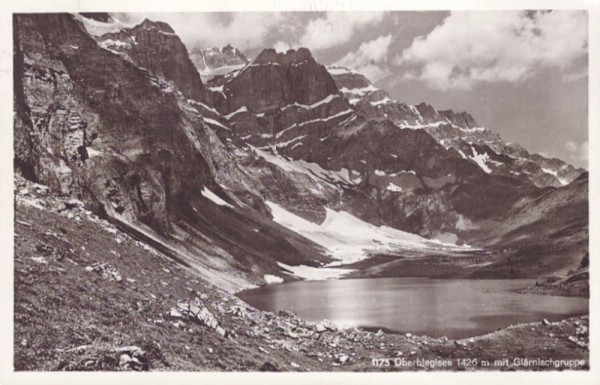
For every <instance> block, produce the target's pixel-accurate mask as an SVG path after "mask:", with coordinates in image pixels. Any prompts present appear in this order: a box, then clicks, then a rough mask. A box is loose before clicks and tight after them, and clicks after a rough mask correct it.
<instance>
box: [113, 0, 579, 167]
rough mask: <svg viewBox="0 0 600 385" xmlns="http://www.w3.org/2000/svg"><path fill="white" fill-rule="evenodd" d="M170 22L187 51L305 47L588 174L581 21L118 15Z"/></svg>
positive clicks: (503, 14)
mask: <svg viewBox="0 0 600 385" xmlns="http://www.w3.org/2000/svg"><path fill="white" fill-rule="evenodd" d="M113 16H114V17H116V18H118V19H120V20H121V21H123V22H126V23H135V22H139V21H141V20H142V19H143V18H145V17H147V18H149V19H152V20H161V21H166V22H168V23H169V24H170V25H171V27H172V28H173V29H174V30H175V32H176V33H177V34H178V35H179V36H180V37H181V39H182V41H183V42H184V43H185V44H186V46H187V48H188V49H191V48H194V47H200V48H207V47H213V46H217V47H219V46H224V45H226V44H227V43H230V44H231V45H233V46H234V47H237V48H238V49H240V50H241V51H242V52H244V53H245V54H246V55H247V56H248V57H249V58H252V57H254V56H256V55H257V54H258V53H259V52H260V51H261V50H262V49H263V48H266V47H273V48H275V49H277V50H278V51H285V50H287V49H289V48H298V47H307V48H309V49H310V50H311V52H312V53H313V56H315V58H316V59H317V61H319V62H320V63H322V64H325V65H342V66H345V67H349V68H351V69H354V70H357V71H359V72H361V73H363V74H364V75H365V76H367V77H368V78H369V79H370V80H371V81H372V82H373V83H374V84H375V85H376V86H378V87H380V88H383V89H385V90H387V91H388V92H389V93H390V95H391V96H392V97H393V98H395V99H397V100H399V101H402V102H406V103H410V104H416V103H420V102H426V103H428V104H431V105H433V106H434V107H435V108H437V109H448V108H451V109H453V110H455V111H467V112H469V113H470V114H471V115H473V117H474V118H475V120H477V122H478V123H479V124H480V125H481V126H484V127H486V128H489V129H491V130H493V131H495V132H497V133H499V134H500V135H501V136H502V138H503V139H504V140H506V141H509V142H517V143H519V144H521V145H522V146H523V147H525V148H526V149H527V150H529V151H530V152H535V153H540V154H542V155H544V156H547V157H558V158H560V159H563V160H565V161H567V162H569V163H571V164H573V165H575V166H578V167H583V168H587V167H588V123H587V122H588V15H587V12H586V11H566V10H561V11H467V12H455V11H451V12H437V11H436V12H433V11H428V12H413V11H394V12H384V11H381V12H269V13H259V12H227V13H225V12H222V13H217V12H214V13H160V14H157V13H154V14H114V15H113Z"/></svg>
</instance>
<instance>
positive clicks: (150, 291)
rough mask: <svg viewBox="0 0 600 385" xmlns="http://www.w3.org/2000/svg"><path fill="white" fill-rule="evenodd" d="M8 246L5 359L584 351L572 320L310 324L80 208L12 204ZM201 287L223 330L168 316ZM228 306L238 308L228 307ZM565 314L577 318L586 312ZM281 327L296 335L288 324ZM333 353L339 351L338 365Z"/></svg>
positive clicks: (307, 358) (213, 362) (294, 358)
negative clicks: (380, 327) (431, 334)
mask: <svg viewBox="0 0 600 385" xmlns="http://www.w3.org/2000/svg"><path fill="white" fill-rule="evenodd" d="M117 239H119V240H120V243H118V241H117ZM40 245H44V247H40ZM46 246H50V248H47V247H46ZM15 247H16V250H15V270H14V272H15V346H14V349H15V355H14V357H15V369H17V370H119V353H116V352H115V349H116V348H119V347H123V346H128V345H137V346H139V347H141V348H142V349H144V350H145V351H146V358H147V359H148V369H150V370H260V369H261V368H263V369H265V368H268V369H271V370H389V369H391V368H375V367H373V366H372V365H371V358H372V357H393V356H395V355H396V354H397V352H398V351H401V352H403V354H404V357H407V358H410V359H414V358H417V357H419V358H428V359H434V358H437V357H441V358H453V359H456V358H459V357H474V356H477V357H479V358H489V359H497V358H502V357H512V356H532V355H533V356H536V357H538V356H540V357H551V358H554V359H558V358H583V359H587V357H588V349H587V348H585V347H580V346H577V345H576V344H574V343H573V342H571V341H569V340H568V339H567V337H568V336H571V335H574V334H575V329H576V327H577V326H576V325H575V324H574V322H576V321H575V320H568V321H563V322H560V323H556V324H554V325H551V326H541V325H539V324H536V325H522V326H519V327H515V328H514V329H510V330H504V331H500V332H497V333H493V334H490V335H487V336H483V337H480V338H477V339H476V341H475V342H473V343H470V344H467V346H458V345H456V344H455V342H454V341H446V340H444V339H433V338H428V337H410V338H408V337H406V336H404V335H399V334H383V333H382V334H375V333H370V332H347V331H346V332H345V331H327V332H325V333H318V332H316V331H315V330H316V329H315V326H314V324H310V323H306V322H304V321H302V320H299V319H297V318H296V317H294V316H289V315H277V316H275V315H273V314H272V313H265V312H261V311H258V310H256V309H253V308H251V307H249V306H247V305H246V304H244V303H243V302H241V301H240V300H238V299H237V298H236V297H233V296H231V295H230V294H227V293H226V292H224V291H222V290H220V289H218V288H215V287H213V286H211V285H210V284H208V283H206V282H203V281H201V280H200V279H198V278H196V276H195V274H194V272H193V270H188V269H187V268H183V267H180V266H179V265H177V264H176V263H175V262H173V261H172V260H170V259H168V258H166V257H164V256H162V255H160V254H159V253H157V252H152V251H149V250H147V249H145V248H144V245H143V244H141V243H138V242H136V241H134V240H133V239H131V238H129V237H127V236H126V235H124V234H123V233H121V232H119V231H118V230H116V229H114V228H113V227H111V226H110V225H108V224H107V223H103V222H100V221H92V220H90V219H89V218H87V217H86V215H85V214H84V215H81V219H80V220H79V221H77V220H75V219H69V218H67V217H66V216H62V215H58V214H56V213H53V212H48V211H46V210H39V209H37V208H33V207H30V206H25V205H21V204H18V205H17V206H16V223H15ZM48 250H49V251H48ZM39 257H43V258H44V259H43V260H44V261H45V262H46V263H43V262H40V261H42V260H41V259H39ZM94 262H105V263H108V264H110V265H111V266H113V267H115V268H116V269H117V270H118V271H119V273H120V274H121V276H122V277H123V281H122V282H116V281H114V280H112V279H106V278H103V277H102V276H101V275H100V274H98V273H95V272H87V271H86V270H85V267H86V266H88V265H90V264H92V263H94ZM202 295H205V296H206V297H205V298H206V299H205V300H203V301H202V302H203V303H204V304H205V306H206V307H207V308H208V309H209V310H210V311H211V312H212V313H213V314H214V315H215V317H216V318H217V319H218V320H219V322H220V323H221V325H222V326H223V327H224V328H225V329H226V330H228V331H235V335H234V337H232V338H224V337H221V336H219V335H217V334H216V333H215V332H214V331H213V330H211V329H209V328H208V327H206V326H203V325H200V324H197V323H193V322H187V323H186V324H185V326H183V327H181V326H180V327H177V326H174V322H173V321H174V320H171V319H169V316H168V315H166V314H167V312H168V311H169V310H170V308H171V307H174V306H175V305H176V303H177V302H178V301H181V300H191V299H192V298H195V297H197V296H198V297H199V296H202ZM236 306H241V307H242V308H243V309H244V312H245V313H246V314H245V315H244V316H241V315H239V314H238V315H236V314H235V313H231V312H230V311H231V310H232V308H235V307H236ZM577 322H580V323H582V324H584V325H585V324H587V318H582V319H578V321H577ZM531 327H534V328H535V331H533V330H532V329H531ZM290 330H293V332H294V333H297V334H298V335H299V337H297V336H295V335H289V333H288V332H289V331H290ZM550 333H553V335H552V336H551V335H550ZM585 338H587V335H586V336H585ZM82 346H83V347H82ZM78 347H80V348H79V349H77V348H78ZM264 351H267V352H268V353H269V354H266V353H265V352H264ZM411 352H414V353H412V354H411ZM339 354H347V355H349V356H350V357H351V358H350V360H349V361H348V362H346V363H345V364H343V365H339V363H338V362H337V359H336V357H337V356H338V355H339ZM292 362H293V363H294V364H292ZM454 368H455V369H456V367H454ZM404 369H405V370H407V369H408V368H404Z"/></svg>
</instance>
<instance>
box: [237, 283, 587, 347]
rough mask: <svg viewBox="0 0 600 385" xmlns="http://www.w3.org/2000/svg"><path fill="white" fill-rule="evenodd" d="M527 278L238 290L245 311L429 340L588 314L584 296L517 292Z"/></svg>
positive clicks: (461, 336)
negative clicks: (289, 314) (280, 313)
mask: <svg viewBox="0 0 600 385" xmlns="http://www.w3.org/2000/svg"><path fill="white" fill-rule="evenodd" d="M532 283H533V282H532V281H530V280H463V279H428V278H379V279H346V280H330V281H298V282H291V283H284V284H275V285H266V286H263V287H260V288H257V289H252V290H246V291H243V292H240V293H238V296H239V297H240V298H241V299H242V300H244V301H246V302H248V303H249V304H251V305H252V306H254V307H256V308H259V309H262V310H267V311H273V312H277V311H279V310H284V309H291V310H293V311H294V312H296V313H297V314H298V315H300V316H301V317H302V318H304V319H306V320H310V321H319V320H322V319H329V320H331V321H333V322H334V323H336V324H337V325H340V326H344V327H351V326H356V327H372V328H386V329H391V330H394V331H398V332H402V333H405V332H410V333H412V334H416V335H428V336H431V337H441V336H447V337H449V338H456V339H459V338H467V337H473V336H477V335H482V334H485V333H488V332H491V331H494V330H496V329H499V328H504V327H507V326H509V325H511V324H516V323H520V322H533V321H541V320H542V319H544V318H546V319H548V320H550V321H558V320H561V319H563V318H567V317H569V316H575V315H582V314H587V313H588V300H587V299H586V298H575V297H558V296H548V295H535V294H521V293H515V292H513V290H515V289H519V288H524V287H527V286H529V285H531V284H532Z"/></svg>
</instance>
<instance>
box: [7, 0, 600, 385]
mask: <svg viewBox="0 0 600 385" xmlns="http://www.w3.org/2000/svg"><path fill="white" fill-rule="evenodd" d="M382 9H389V10H448V9H462V10H509V9H587V10H588V12H589V46H590V49H589V69H590V74H589V102H588V103H589V104H588V105H589V127H590V128H593V130H592V129H590V130H589V131H590V132H589V151H590V157H589V171H590V185H589V187H590V235H591V236H590V256H591V258H590V272H591V293H590V371H588V372H489V373H488V372H470V373H462V372H458V373H457V372H450V373H445V372H434V373H425V372H415V373H412V372H411V373H330V372H327V373H256V372H251V373H231V372H225V373H221V372H188V373H167V372H152V373H105V372H94V373H57V372H52V373H49V372H35V373H32V372H16V373H15V372H13V311H12V309H13V298H14V297H13V259H12V254H13V251H12V250H13V223H12V222H13V183H12V175H13V135H12V129H13V113H12V105H13V96H12V95H13V92H12V13H13V12H25V13H28V12H82V11H88V12H92V11H98V12H99V11H108V12H135V11H138V12H183V11H186V12H202V11H207V12H208V11H233V10H237V11H274V10H277V11H319V10H354V11H366V10H382ZM0 38H1V40H0V90H2V92H1V93H0V127H1V128H2V129H1V130H0V157H1V163H0V164H2V167H1V168H0V182H1V183H0V204H1V206H0V207H1V209H2V211H1V213H2V221H1V224H0V230H1V231H0V245H2V251H3V254H2V258H1V260H0V306H1V310H0V337H1V340H0V341H2V343H1V345H0V385H4V384H60V385H63V384H81V383H86V384H106V383H109V382H110V383H112V384H116V383H127V384H129V383H132V382H134V381H140V382H143V383H166V382H171V383H173V381H176V383H177V384H178V385H183V384H194V385H197V384H198V383H209V384H220V383H233V384H238V383H240V382H243V383H244V384H269V383H280V382H282V381H286V383H287V384H290V385H291V384H306V383H328V384H329V385H335V384H344V385H346V384H355V383H357V384H382V383H385V382H392V381H405V382H406V383H409V384H425V383H427V384H429V383H431V384H437V383H443V384H448V385H450V384H462V383H469V382H472V383H484V384H490V385H492V384H502V385H504V384H506V383H507V382H511V383H514V384H517V383H518V384H521V383H539V384H544V385H551V384H560V385H564V384H578V385H579V384H600V369H599V366H600V360H599V357H600V356H599V354H598V348H599V346H600V345H599V342H600V332H599V331H598V330H599V326H600V325H599V322H598V321H599V319H600V307H599V306H598V305H599V304H600V302H599V299H600V295H599V294H600V293H599V290H600V286H599V284H598V282H596V281H597V280H598V279H599V278H597V277H598V271H599V267H600V261H596V258H598V257H597V256H596V254H597V252H598V251H599V249H598V234H600V232H599V231H600V227H599V223H598V218H599V216H598V214H600V212H599V209H598V201H596V200H595V199H594V198H600V195H599V194H600V185H599V180H598V178H597V176H598V171H599V170H598V169H597V168H598V166H599V165H600V162H599V160H600V153H599V152H598V150H600V147H599V143H598V140H599V135H598V132H597V131H596V130H597V129H598V128H600V115H599V107H600V93H599V86H600V61H599V59H600V57H599V46H600V40H599V39H600V2H599V1H597V0H588V1H584V0H570V1H560V0H503V1H498V0H496V1H492V0H461V2H460V3H457V1H456V0H426V1H425V0H421V1H417V0H400V1H398V0H396V1H392V0H369V1H364V0H362V1H361V0H330V1H327V0H310V1H302V2H301V1H299V0H294V1H283V0H270V1H260V0H214V1H203V0H201V1H196V2H192V1H190V0H188V1H185V0H169V1H164V0H129V1H127V2H124V1H122V0H121V1H119V0H102V1H100V0H20V1H17V0H2V10H1V11H0Z"/></svg>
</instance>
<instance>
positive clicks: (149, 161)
mask: <svg viewBox="0 0 600 385" xmlns="http://www.w3.org/2000/svg"><path fill="white" fill-rule="evenodd" d="M14 28H15V55H14V61H15V68H16V69H17V70H16V71H15V109H16V111H17V112H18V113H17V114H16V115H15V163H16V165H17V167H18V168H20V169H21V170H23V172H24V173H25V174H26V175H28V176H30V178H31V179H34V180H38V181H40V182H42V183H44V184H47V185H49V186H50V188H51V190H52V191H53V192H54V193H58V194H62V195H65V196H70V197H74V198H78V199H81V200H83V201H84V203H85V204H86V205H87V206H88V207H89V208H91V209H92V210H93V211H95V212H97V213H100V214H101V215H103V216H107V217H108V218H112V219H113V220H116V221H119V222H122V223H126V224H127V225H131V226H134V227H136V228H142V229H144V230H143V231H147V232H150V233H153V234H156V236H157V237H159V235H158V234H160V237H161V239H163V241H164V242H166V243H168V244H170V245H171V247H173V248H175V249H177V250H179V253H183V254H184V255H187V256H188V257H190V258H191V259H192V262H193V263H194V264H195V265H197V266H200V267H202V268H204V269H208V270H209V271H212V270H215V269H216V271H217V273H214V274H220V275H222V276H227V274H231V273H232V270H234V271H236V273H235V274H234V275H232V277H239V278H237V281H236V283H235V284H233V285H234V286H235V285H240V284H242V282H247V280H253V279H256V277H261V276H262V274H261V271H271V270H272V269H273V268H274V266H276V261H277V260H282V261H285V262H287V263H298V261H300V260H303V259H304V258H306V255H310V256H311V257H310V258H311V259H314V258H315V257H316V258H317V259H318V258H319V255H320V251H319V250H317V249H314V247H315V246H314V245H312V246H311V245H310V244H306V243H305V244H303V245H302V244H300V243H299V242H297V241H295V235H293V234H290V233H289V232H287V231H286V230H285V229H283V228H280V227H278V226H277V225H275V224H274V223H272V222H270V221H269V218H268V214H267V210H266V208H265V206H264V203H263V201H262V198H261V197H260V195H259V194H260V193H259V192H258V190H257V189H256V187H257V186H259V185H260V184H259V182H258V181H257V180H256V179H255V178H254V177H253V176H251V175H249V174H248V173H247V172H245V171H244V170H242V169H241V168H240V166H239V165H238V163H237V160H236V158H235V157H234V155H233V154H232V153H231V151H230V149H228V148H227V146H226V145H225V144H224V143H223V142H228V141H227V140H226V138H227V137H228V135H229V136H230V134H228V132H229V131H230V128H229V127H226V126H224V125H223V124H222V123H220V122H219V120H223V118H222V117H219V116H217V115H218V114H217V113H216V112H214V110H212V108H211V107H209V106H207V105H205V104H203V103H201V102H196V101H193V100H189V99H188V98H187V95H185V94H184V92H183V91H181V90H179V88H178V87H177V85H176V84H175V82H174V81H169V80H167V79H165V78H164V77H162V76H157V75H156V74H154V73H153V72H151V71H149V70H148V69H146V68H141V67H139V66H138V65H135V64H133V63H131V62H130V61H128V60H125V59H124V58H123V57H122V56H121V55H117V54H114V53H112V52H110V51H109V50H106V49H103V48H101V47H100V46H99V45H98V44H97V42H96V41H95V40H94V39H93V38H92V37H90V36H89V35H88V34H87V33H86V31H85V29H84V28H83V26H82V25H81V24H80V23H78V22H77V20H76V19H75V18H74V17H73V16H71V15H67V14H51V15H16V16H15V18H14ZM161 28H163V29H165V28H166V27H164V26H162V27H161ZM142 33H143V32H142ZM100 44H102V43H100ZM188 60H189V59H188ZM211 117H212V118H211ZM215 130H218V131H219V132H217V133H216V132H215ZM230 140H231V139H230ZM215 201H217V202H219V204H215V203H214V202H215ZM208 212H210V213H211V214H210V215H208V214H207V213H208ZM239 228H244V229H245V230H244V231H246V232H248V235H249V234H250V233H252V234H254V231H253V229H254V228H258V229H263V231H264V233H263V235H255V236H253V237H245V238H244V237H242V238H237V237H235V236H232V232H234V233H237V234H239V231H240V230H239ZM236 229H238V230H236ZM186 234H187V235H186ZM199 234H204V236H199ZM191 237H199V238H198V239H197V240H195V241H194V242H191V243H187V242H183V243H182V244H180V243H179V240H180V239H188V238H191ZM256 242H259V244H262V245H270V246H271V247H269V248H268V250H261V249H260V247H258V244H257V243H256ZM240 249H245V250H246V253H245V254H244V255H243V256H242V255H240V254H239V250H240ZM309 250H310V251H309ZM278 255H279V256H278ZM207 256H212V257H214V259H212V260H211V258H207ZM238 258H241V260H240V261H238V260H237V259H238ZM217 266H219V267H218V268H217ZM233 266H237V267H235V268H234V267H233ZM250 266H254V267H253V268H252V270H250V269H249V268H250ZM240 269H241V270H242V271H244V273H239V271H240ZM207 274H208V273H207ZM252 277H253V278H252ZM232 279H233V280H234V281H235V278H232ZM244 280H246V281H244ZM238 287H239V286H238Z"/></svg>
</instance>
